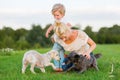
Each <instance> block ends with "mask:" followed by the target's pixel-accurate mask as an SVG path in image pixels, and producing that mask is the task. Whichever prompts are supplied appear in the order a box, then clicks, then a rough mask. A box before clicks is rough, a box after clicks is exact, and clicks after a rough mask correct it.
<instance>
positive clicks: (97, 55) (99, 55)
mask: <svg viewBox="0 0 120 80" xmlns="http://www.w3.org/2000/svg"><path fill="white" fill-rule="evenodd" d="M94 56H95V58H96V59H97V58H100V57H101V56H102V54H101V53H97V54H94Z"/></svg>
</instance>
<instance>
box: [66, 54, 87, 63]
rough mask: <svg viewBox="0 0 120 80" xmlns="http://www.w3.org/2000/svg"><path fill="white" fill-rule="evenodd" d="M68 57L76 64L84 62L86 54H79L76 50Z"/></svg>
mask: <svg viewBox="0 0 120 80" xmlns="http://www.w3.org/2000/svg"><path fill="white" fill-rule="evenodd" d="M68 59H69V60H70V61H71V62H72V63H74V64H78V63H82V62H83V60H84V59H85V56H83V55H78V54H77V53H76V52H71V53H70V54H69V55H68Z"/></svg>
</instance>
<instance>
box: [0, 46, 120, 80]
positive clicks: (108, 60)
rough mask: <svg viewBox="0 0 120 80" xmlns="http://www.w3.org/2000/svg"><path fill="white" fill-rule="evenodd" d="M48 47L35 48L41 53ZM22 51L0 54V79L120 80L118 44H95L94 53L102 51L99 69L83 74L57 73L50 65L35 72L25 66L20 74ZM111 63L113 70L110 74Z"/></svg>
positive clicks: (119, 49)
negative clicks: (25, 68) (24, 70)
mask: <svg viewBox="0 0 120 80" xmlns="http://www.w3.org/2000/svg"><path fill="white" fill-rule="evenodd" d="M49 50H50V48H49V49H37V51H39V52H41V53H45V52H47V51H49ZM25 51H26V50H24V51H15V52H14V54H12V55H10V56H0V80H120V77H119V76H120V44H111V45H106V44H104V45H99V44H98V45H97V48H96V49H95V50H94V53H98V52H100V53H102V57H101V58H99V59H98V60H97V62H98V67H99V69H100V71H96V70H94V69H88V70H87V71H86V72H84V73H83V74H78V73H76V72H67V73H58V72H54V71H53V69H52V68H51V67H46V68H45V69H46V73H42V72H41V71H40V70H39V69H37V68H35V72H36V73H37V74H32V73H31V72H30V70H29V69H30V68H27V70H26V73H25V74H21V67H22V57H23V54H24V52H25ZM111 64H113V65H114V70H113V73H112V75H113V76H114V77H109V76H111V75H110V74H109V72H110V71H111Z"/></svg>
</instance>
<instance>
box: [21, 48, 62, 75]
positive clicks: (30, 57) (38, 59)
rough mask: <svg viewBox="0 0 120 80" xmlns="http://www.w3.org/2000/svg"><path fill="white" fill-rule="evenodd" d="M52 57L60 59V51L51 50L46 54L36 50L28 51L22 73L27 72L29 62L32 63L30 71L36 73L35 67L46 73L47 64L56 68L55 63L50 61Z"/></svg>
mask: <svg viewBox="0 0 120 80" xmlns="http://www.w3.org/2000/svg"><path fill="white" fill-rule="evenodd" d="M52 59H55V60H60V57H59V53H58V52H57V51H55V50H51V51H49V52H47V53H45V54H40V53H39V52H37V51H35V50H30V51H27V52H26V53H25V54H24V57H23V60H22V73H25V70H26V68H27V66H28V65H29V64H30V65H31V67H30V71H31V72H32V73H34V74H35V71H34V67H38V68H40V70H41V71H42V72H43V73H45V69H44V68H45V67H46V66H52V68H53V69H56V67H55V66H54V64H53V63H51V62H50V61H51V60H52Z"/></svg>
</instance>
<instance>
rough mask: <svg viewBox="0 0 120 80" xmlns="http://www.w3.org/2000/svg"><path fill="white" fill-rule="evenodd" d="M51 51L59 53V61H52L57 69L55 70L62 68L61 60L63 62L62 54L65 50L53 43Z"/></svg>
mask: <svg viewBox="0 0 120 80" xmlns="http://www.w3.org/2000/svg"><path fill="white" fill-rule="evenodd" d="M53 50H57V51H58V52H59V56H60V58H61V59H60V61H57V60H54V65H55V66H56V67H57V68H62V63H63V60H64V52H65V50H64V49H63V47H62V46H61V45H60V44H58V43H54V45H53Z"/></svg>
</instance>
